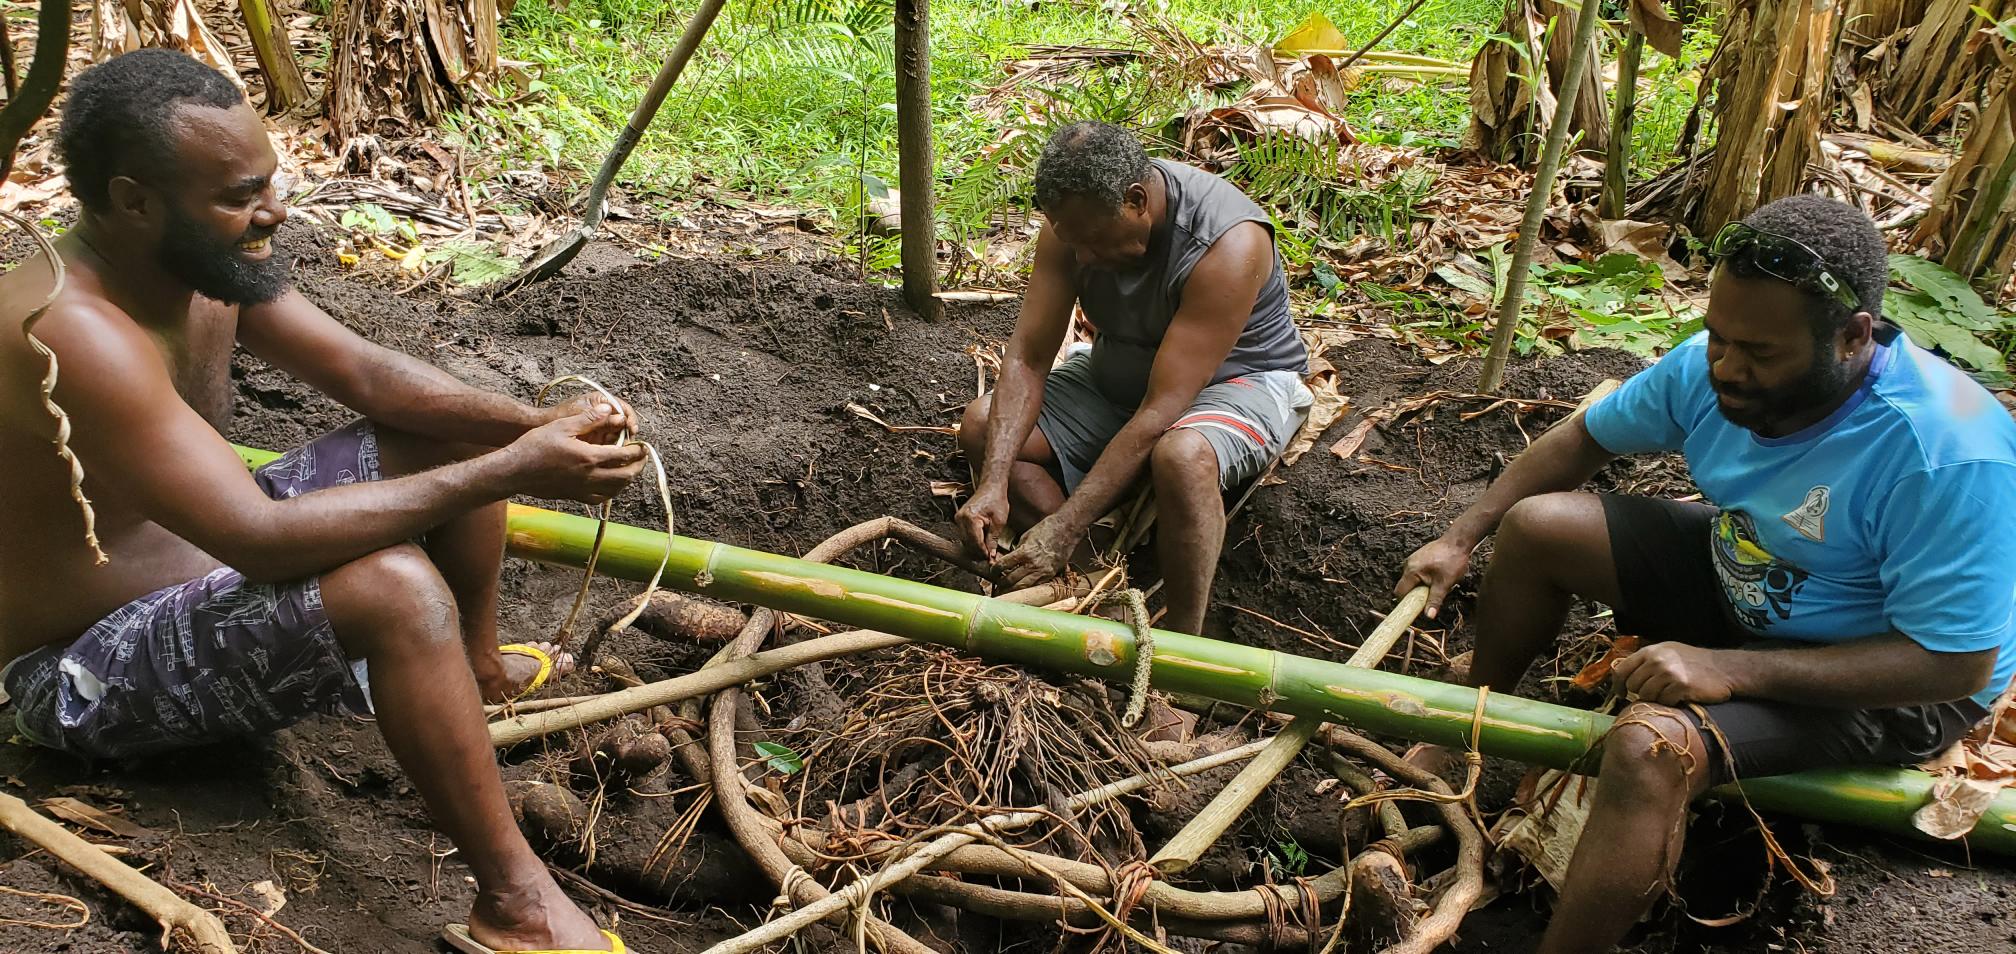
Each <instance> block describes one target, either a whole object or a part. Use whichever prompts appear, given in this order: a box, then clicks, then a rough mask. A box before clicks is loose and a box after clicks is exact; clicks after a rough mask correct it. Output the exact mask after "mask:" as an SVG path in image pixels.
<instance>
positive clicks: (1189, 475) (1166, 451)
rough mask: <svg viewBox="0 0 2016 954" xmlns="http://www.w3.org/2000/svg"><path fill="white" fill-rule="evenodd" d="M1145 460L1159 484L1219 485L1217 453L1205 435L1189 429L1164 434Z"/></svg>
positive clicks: (1164, 485) (1169, 485)
mask: <svg viewBox="0 0 2016 954" xmlns="http://www.w3.org/2000/svg"><path fill="white" fill-rule="evenodd" d="M1148 460H1149V467H1150V469H1151V470H1152V471H1153V472H1154V474H1155V482H1156V484H1158V485H1160V486H1163V487H1172V486H1197V485H1201V484H1205V483H1207V482H1208V483H1209V484H1210V485H1211V486H1213V487H1216V486H1217V485H1218V452H1217V451H1215V450H1212V449H1211V442H1210V441H1208V440H1206V439H1205V438H1204V435H1202V434H1199V433H1197V432H1196V431H1195V430H1192V429H1190V428H1187V427H1183V428H1177V429H1176V430H1173V431H1170V432H1168V433H1166V434H1163V435H1162V436H1161V438H1159V439H1157V440H1156V441H1155V449H1154V450H1153V451H1151V452H1150V454H1149V458H1148Z"/></svg>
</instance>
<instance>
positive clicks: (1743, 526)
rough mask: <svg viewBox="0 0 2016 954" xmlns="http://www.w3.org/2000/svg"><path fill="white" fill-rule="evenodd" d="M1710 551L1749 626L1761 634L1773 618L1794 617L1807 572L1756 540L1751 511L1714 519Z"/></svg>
mask: <svg viewBox="0 0 2016 954" xmlns="http://www.w3.org/2000/svg"><path fill="white" fill-rule="evenodd" d="M1821 489H1824V488H1821ZM1711 552H1712V553H1713V554H1714V557H1715V575H1716V577H1718V578H1719V579H1721V581H1722V592H1723V594H1724V595H1726V596H1727V597H1728V598H1729V608H1730V609H1732V610H1734V611H1735V612H1736V619H1737V620H1738V621H1739V622H1741V623H1742V624H1743V625H1744V626H1745V627H1746V628H1748V629H1749V630H1750V631H1751V632H1753V633H1762V632H1764V631H1765V630H1767V629H1769V628H1770V626H1771V624H1772V622H1773V621H1775V620H1783V619H1791V618H1792V598H1793V597H1794V596H1797V595H1798V593H1799V587H1800V586H1801V585H1802V584H1804V583H1805V582H1806V577H1807V573H1806V571H1805V570H1802V569H1800V568H1798V567H1796V566H1793V565H1792V564H1790V563H1786V562H1785V561H1783V560H1780V559H1778V558H1776V557H1774V556H1772V555H1771V552H1770V551H1769V550H1766V549H1764V547H1763V546H1762V545H1761V544H1759V543H1758V542H1757V525H1756V524H1755V523H1754V522H1752V521H1751V519H1750V515H1749V514H1747V513H1742V512H1739V511H1733V510H1724V511H1722V514H1721V515H1720V516H1718V517H1716V518H1715V540H1714V547H1713V549H1712V550H1711Z"/></svg>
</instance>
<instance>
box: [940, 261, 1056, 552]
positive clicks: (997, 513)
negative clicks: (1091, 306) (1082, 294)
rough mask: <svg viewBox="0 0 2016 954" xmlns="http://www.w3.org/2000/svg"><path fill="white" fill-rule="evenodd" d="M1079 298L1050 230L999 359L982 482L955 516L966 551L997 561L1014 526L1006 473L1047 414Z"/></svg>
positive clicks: (980, 466) (983, 462) (981, 469)
mask: <svg viewBox="0 0 2016 954" xmlns="http://www.w3.org/2000/svg"><path fill="white" fill-rule="evenodd" d="M1077 300H1078V291H1077V289H1076V287H1075V283H1074V281H1073V278H1072V261H1071V251H1070V250H1069V249H1068V248H1066V247H1065V246H1064V243H1063V242H1060V241H1058V240H1057V238H1056V237H1055V236H1054V235H1052V234H1051V232H1050V227H1049V226H1047V225H1046V226H1044V227H1043V231H1042V233H1041V234H1040V235H1038V236H1037V238H1036V261H1035V269H1034V271H1033V273H1032V274H1031V275H1030V276H1029V288H1028V290H1027V291H1026V292H1025V293H1024V294H1023V296H1022V311H1021V313H1020V314H1019V315H1017V316H1016V319H1015V332H1014V334H1013V335H1012V336H1010V337H1009V339H1008V347H1007V350H1006V353H1004V354H1003V355H1002V356H1001V375H1000V377H999V378H998V379H997V380H996V381H995V382H994V393H993V398H992V400H993V407H992V410H991V411H990V412H989V414H988V416H987V452H986V455H985V457H984V459H982V460H981V461H978V462H977V463H978V468H977V469H978V470H979V472H980V473H979V483H978V484H976V485H975V486H974V488H973V497H972V499H971V500H970V501H968V502H967V504H966V506H964V507H961V508H959V514H958V516H957V517H956V518H955V522H956V523H958V525H959V529H960V533H961V536H963V537H964V538H965V541H966V543H967V545H968V546H970V547H972V548H973V550H974V552H975V553H977V554H978V555H980V556H981V557H983V558H986V559H992V558H993V556H994V538H995V536H996V535H997V534H999V533H1000V532H1001V528H1002V526H1003V525H1005V524H1006V523H1007V522H1008V475H1009V474H1010V473H1012V472H1013V471H1014V469H1015V460H1016V457H1017V455H1019V454H1020V453H1021V451H1022V445H1023V444H1024V443H1026V442H1027V441H1028V440H1029V432H1030V431H1032V430H1034V429H1035V427H1036V418H1037V415H1038V414H1039V412H1041V411H1042V409H1043V382H1044V380H1045V379H1046V378H1047V377H1049V374H1050V365H1051V362H1053V361H1055V360H1056V357H1057V349H1058V347H1059V346H1060V345H1062V344H1063V342H1064V333H1065V331H1066V330H1067V329H1068V328H1069V327H1070V323H1071V306H1072V304H1073V303H1074V302H1076V301H1077Z"/></svg>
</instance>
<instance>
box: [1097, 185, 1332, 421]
mask: <svg viewBox="0 0 2016 954" xmlns="http://www.w3.org/2000/svg"><path fill="white" fill-rule="evenodd" d="M1151 161H1152V162H1153V163H1154V166H1155V168H1156V169H1157V170H1159V171H1160V172H1161V173H1162V181H1163V182H1164V183H1165V184H1166V186H1167V187H1168V206H1167V211H1168V217H1167V219H1166V221H1164V222H1163V224H1162V225H1161V226H1159V227H1157V228H1156V230H1155V234H1154V235H1153V236H1151V237H1150V238H1149V241H1148V254H1147V257H1146V259H1145V260H1144V261H1143V262H1142V264H1141V267H1140V268H1138V269H1130V270H1126V271H1116V270H1113V269H1109V268H1098V267H1085V266H1081V267H1080V268H1079V270H1078V274H1077V281H1078V303H1079V305H1080V306H1081V307H1083V308H1084V309H1085V317H1087V318H1089V319H1091V321H1092V327H1093V328H1094V329H1095V330H1097V331H1098V333H1099V334H1098V336H1097V337H1096V338H1094V339H1093V342H1092V359H1091V360H1092V368H1091V370H1092V380H1093V381H1094V382H1095V383H1096V384H1097V385H1098V387H1099V391H1100V393H1102V394H1104V395H1105V396H1106V399H1107V400H1109V401H1112V402H1113V403H1115V404H1117V405H1120V406H1121V407H1129V408H1131V407H1137V406H1139V405H1140V403H1141V399H1142V398H1143V397H1144V396H1146V395H1147V393H1148V372H1149V370H1150V369H1151V368H1152V367H1153V366H1154V364H1155V352H1156V349H1158V348H1160V347H1161V345H1162V336H1163V335H1164V334H1166V333H1167V332H1168V330H1169V321H1170V319H1172V318H1174V317H1175V316H1176V309H1177V308H1178V307H1179V306H1181V305H1182V303H1183V285H1184V283H1185V282H1187V281H1189V279H1190V270H1191V269H1193V268H1196V267H1197V263H1198V261H1200V260H1201V259H1203V258H1204V253H1205V252H1208V251H1210V250H1211V246H1212V245H1213V244H1215V243H1216V242H1217V241H1218V239H1219V238H1220V237H1221V236H1223V235H1224V234H1225V233H1226V232H1227V231H1230V230H1231V228H1232V227H1233V226H1235V225H1238V224H1239V223H1241V222H1258V223H1260V225H1261V226H1262V227H1264V228H1266V229H1267V231H1268V232H1269V234H1272V232H1273V231H1274V225H1273V222H1272V221H1271V220H1270V219H1268V217H1267V213H1266V212H1265V211H1263V210H1262V209H1261V208H1260V206H1259V205H1257V204H1255V203H1254V201H1253V200H1252V199H1249V198H1247V197H1246V194H1245V193H1243V192H1240V191H1239V189H1238V187H1237V186H1234V185H1232V184H1231V183H1229V182H1226V181H1225V180H1223V179H1220V178H1218V177H1217V176H1215V175H1212V174H1211V173H1208V172H1205V171H1203V170H1201V169H1197V168H1193V167H1191V166H1186V165H1184V164H1182V163H1180V162H1170V161H1168V160H1165V159H1155V160H1151ZM1308 370H1309V352H1308V349H1307V348H1305V347H1304V346H1303V344H1302V336H1301V335H1300V334H1299V333H1297V332H1296V330H1295V322H1294V321H1293V320H1291V319H1290V318H1289V316H1288V281H1287V279H1286V278H1284V277H1283V276H1282V274H1281V253H1280V252H1278V251H1277V252H1275V253H1274V269H1273V272H1272V273H1271V274H1269V275H1268V276H1267V282H1266V284H1263V285H1261V286H1260V294H1259V297H1257V298H1255V299H1254V301H1253V314H1252V316H1251V317H1248V318H1247V319H1246V330H1245V331H1243V332H1241V333H1240V335H1239V341H1238V343H1236V344H1234V345H1233V346H1232V353H1231V354H1228V355H1226V356H1225V363H1224V364H1222V365H1219V367H1218V371H1217V373H1216V374H1214V375H1212V376H1211V382H1210V383H1212V384H1217V383H1219V382H1220V381H1226V380H1230V379H1232V378H1236V377H1238V376H1240V375H1242V374H1251V373H1255V372H1260V371H1295V372H1298V373H1307V372H1308Z"/></svg>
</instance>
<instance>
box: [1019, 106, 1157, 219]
mask: <svg viewBox="0 0 2016 954" xmlns="http://www.w3.org/2000/svg"><path fill="white" fill-rule="evenodd" d="M1147 174H1148V152H1147V150H1144V149H1142V148H1141V140H1140V139H1139V138H1137V137H1136V136H1135V135H1134V134H1133V133H1131V132H1128V131H1127V130H1125V129H1121V128H1120V127H1118V126H1114V125H1110V124H1107V123H1099V122H1079V123H1072V124H1071V125H1069V126H1066V127H1064V128H1063V129H1060V130H1058V131H1057V132H1056V134H1055V135H1052V136H1051V137H1050V141H1049V142H1047V143H1044V145H1043V155H1042V157H1041V158H1039V159H1037V160H1036V207H1037V208H1039V209H1055V208H1056V207H1057V203H1059V202H1060V201H1062V200H1063V199H1064V198H1065V197H1066V196H1075V197H1077V198H1080V199H1086V200H1090V201H1092V202H1095V203H1097V204H1098V205H1099V207H1100V208H1102V209H1105V210H1107V211H1109V212H1112V211H1117V210H1118V209H1119V208H1120V203H1121V201H1122V200H1124V199H1125V198H1126V197H1127V187H1128V186H1131V185H1134V184H1135V183H1138V182H1140V181H1141V180H1142V178H1143V177H1144V176H1146V175H1147Z"/></svg>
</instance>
